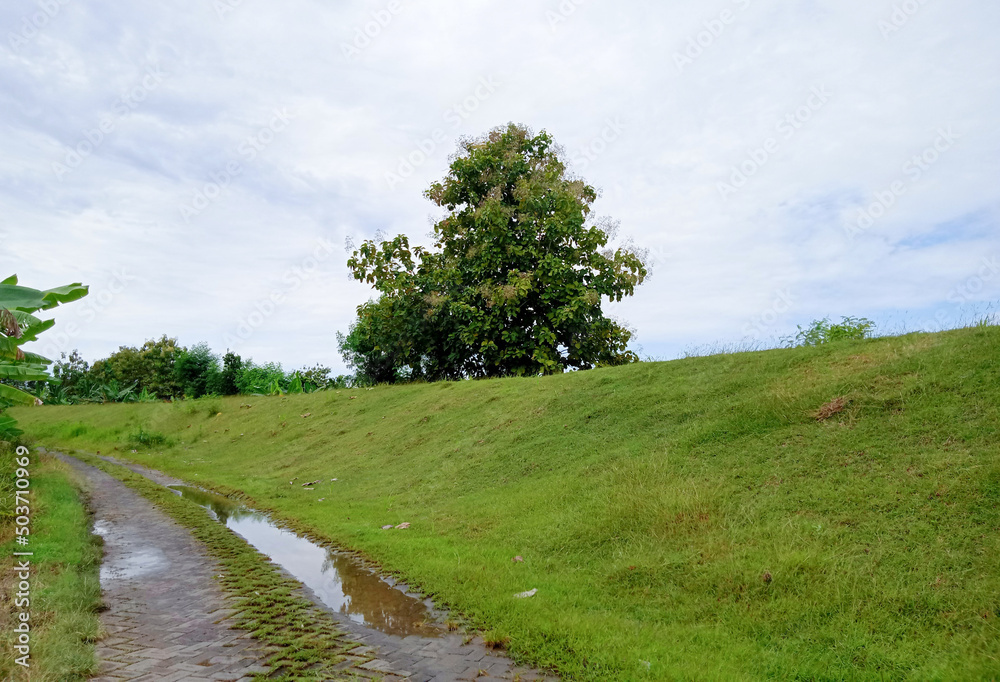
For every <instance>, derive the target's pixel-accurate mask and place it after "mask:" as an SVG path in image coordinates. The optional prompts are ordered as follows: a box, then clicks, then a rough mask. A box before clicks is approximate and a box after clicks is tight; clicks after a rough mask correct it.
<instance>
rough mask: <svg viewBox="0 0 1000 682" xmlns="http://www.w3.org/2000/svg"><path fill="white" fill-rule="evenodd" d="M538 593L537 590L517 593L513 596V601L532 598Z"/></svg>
mask: <svg viewBox="0 0 1000 682" xmlns="http://www.w3.org/2000/svg"><path fill="white" fill-rule="evenodd" d="M537 593H538V588H537V587H536V588H534V589H531V590H528V591H527V592H518V593H517V594H515V595H514V598H515V599H527V598H528V597H534V596H535V595H536V594H537Z"/></svg>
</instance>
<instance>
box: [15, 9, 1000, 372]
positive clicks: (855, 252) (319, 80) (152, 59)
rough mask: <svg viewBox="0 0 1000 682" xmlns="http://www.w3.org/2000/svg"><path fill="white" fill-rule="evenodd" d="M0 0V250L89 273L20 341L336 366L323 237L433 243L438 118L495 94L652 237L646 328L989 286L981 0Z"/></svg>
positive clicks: (442, 160) (691, 333)
mask: <svg viewBox="0 0 1000 682" xmlns="http://www.w3.org/2000/svg"><path fill="white" fill-rule="evenodd" d="M0 26H2V27H3V35H2V36H0V38H2V41H0V100H2V101H0V126H2V134H0V145H2V147H0V148H2V154H0V174H2V182H0V274H3V275H6V274H7V273H11V272H16V273H17V274H18V275H19V276H20V279H21V283H22V284H25V285H28V286H34V287H37V288H48V287H52V286H57V285H61V284H65V283H69V282H74V281H82V282H84V283H87V284H90V285H91V295H90V297H89V298H88V299H85V300H84V301H81V302H78V303H75V304H73V305H72V306H69V307H66V308H63V309H60V310H59V311H58V314H57V315H56V318H57V320H58V321H59V325H58V326H57V328H56V329H55V330H53V331H52V332H49V334H50V335H51V338H50V339H49V341H48V343H43V344H41V345H38V346H36V348H35V350H36V351H44V352H48V353H52V352H57V351H61V350H70V349H72V348H79V349H80V350H81V351H82V353H83V354H84V356H85V357H87V358H88V359H91V360H93V359H96V358H97V357H100V356H102V355H106V354H107V353H109V352H110V351H112V350H114V349H115V348H117V347H118V346H119V345H123V344H124V345H138V344H141V343H142V341H143V340H145V339H147V338H152V337H158V336H159V335H161V334H164V333H166V334H169V335H172V336H178V337H179V338H180V340H181V342H182V343H184V344H188V345H190V344H193V343H197V342H199V341H206V342H208V343H209V344H210V345H211V346H212V347H213V348H214V349H216V350H217V351H224V350H225V349H226V348H227V347H230V348H232V349H234V350H236V351H238V352H240V353H241V354H242V355H244V357H246V356H248V355H249V356H252V357H253V358H254V359H256V360H260V361H264V360H277V361H280V362H282V363H284V365H285V366H286V367H287V368H292V367H298V366H303V365H307V364H312V363H315V362H322V363H325V364H328V365H330V366H332V367H334V368H336V369H338V370H339V369H342V368H343V364H342V362H341V360H340V358H339V356H338V354H337V351H336V339H335V334H336V332H337V331H338V330H346V329H347V326H348V325H349V323H350V322H351V320H352V318H353V314H354V310H355V307H356V306H357V305H358V304H359V303H361V302H363V301H364V300H366V299H367V298H368V297H369V296H370V290H369V289H368V288H367V287H366V286H364V285H361V284H359V283H354V282H351V281H350V280H349V279H348V275H347V269H346V265H345V261H346V259H347V253H346V252H345V240H347V239H351V240H353V241H354V242H359V241H360V240H362V239H365V238H372V237H374V236H375V235H376V233H377V232H378V231H379V230H381V231H382V232H383V233H386V234H390V235H392V234H396V233H400V232H404V233H406V234H407V235H409V236H410V239H411V241H412V242H416V243H426V242H427V241H428V240H427V238H426V235H427V233H428V232H429V229H430V224H431V222H432V221H433V220H434V218H435V216H436V214H435V210H436V209H435V207H434V206H433V205H432V204H431V203H430V202H428V201H427V200H426V199H424V198H423V196H422V192H423V190H424V189H425V188H426V187H427V186H428V185H429V184H430V183H431V182H432V181H434V180H436V179H439V178H441V177H442V176H443V175H444V173H445V171H446V169H447V165H448V157H449V155H450V154H452V153H453V152H454V151H455V143H456V140H457V139H458V138H459V137H460V136H462V135H477V134H481V133H483V132H485V131H487V130H488V129H490V128H492V127H494V126H497V125H501V124H504V123H506V122H508V121H514V122H519V123H524V124H527V125H529V126H531V127H532V128H534V129H535V130H539V129H545V130H548V131H549V132H550V133H552V134H553V135H554V136H555V138H556V140H557V141H558V142H559V143H560V144H561V145H563V146H564V147H565V154H566V157H567V158H568V159H569V160H570V161H571V167H572V169H573V171H574V172H576V173H577V174H579V175H581V176H583V177H584V178H586V179H587V180H588V181H589V182H590V183H591V184H593V185H595V186H597V187H599V188H601V189H602V191H603V193H602V196H601V198H600V199H599V200H598V202H597V204H596V209H597V212H598V213H600V214H601V215H606V216H611V217H613V218H616V219H620V220H621V226H622V228H621V234H622V235H623V236H624V237H626V238H631V239H633V240H634V241H635V242H636V243H637V244H639V245H641V246H644V247H646V248H648V249H649V250H650V256H651V259H652V261H653V268H654V273H653V276H652V278H651V279H650V280H649V281H648V283H646V284H645V285H643V286H642V287H640V288H639V289H638V291H637V293H636V295H635V296H634V297H633V298H631V299H630V300H627V301H625V302H623V303H621V304H616V305H613V306H609V310H610V312H611V314H613V315H614V316H615V317H617V318H619V319H621V320H623V321H625V322H627V323H628V324H629V325H630V326H632V327H634V328H635V329H636V342H637V345H638V346H641V349H642V351H643V352H644V354H646V355H650V356H657V357H662V358H671V357H677V356H678V355H680V354H683V353H684V351H685V350H686V349H692V348H695V347H698V346H703V345H704V344H712V343H716V342H738V341H740V340H742V339H745V338H751V339H754V338H755V339H761V340H768V339H777V338H779V337H781V336H783V335H785V334H788V333H790V332H793V331H794V330H795V326H796V324H801V323H804V322H807V321H809V320H811V319H814V318H819V317H824V316H834V317H839V316H842V315H865V316H868V317H871V318H873V319H876V320H878V321H879V322H880V323H882V324H883V327H884V328H896V329H903V328H905V329H931V328H935V327H941V326H945V327H947V326H953V325H955V324H958V323H960V322H963V321H966V318H967V317H968V316H969V315H970V314H974V313H975V311H982V310H988V306H989V304H990V302H991V301H996V300H997V299H1000V260H998V259H1000V230H998V225H1000V183H998V182H997V178H998V177H1000V126H998V125H997V121H998V115H1000V40H998V39H997V31H998V29H1000V5H998V4H997V3H996V2H992V1H988V0H951V1H950V2H944V1H943V0H919V1H918V0H906V1H905V2H904V1H899V0H897V1H895V2H893V1H892V0H836V1H834V0H782V1H778V0H711V1H709V2H698V3H694V2H680V1H679V0H668V1H666V2H663V1H661V2H640V1H639V0H625V1H620V2H607V1H606V2H599V1H597V0H562V2H559V1H558V0H504V1H503V2H500V0H464V1H462V2H459V1H458V0H449V1H444V0H428V1H425V2H419V3H418V2H415V1H414V0H391V1H388V0H372V1H367V2H366V1H358V0H354V1H344V2H319V1H318V0H286V1H284V2H281V3H278V2H265V0H163V1H162V2H158V3H123V2H111V1H110V0H106V1H105V0H9V1H8V2H4V3H2V5H0ZM275 301H277V303H275ZM970 310H971V311H974V312H973V313H970V312H969V311H970Z"/></svg>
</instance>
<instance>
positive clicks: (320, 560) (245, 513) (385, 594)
mask: <svg viewBox="0 0 1000 682" xmlns="http://www.w3.org/2000/svg"><path fill="white" fill-rule="evenodd" d="M170 488H171V489H172V490H174V491H176V492H178V493H179V494H180V495H182V496H183V497H186V498H188V499H190V500H192V501H193V502H196V503H197V504H199V505H201V506H202V507H205V508H206V509H208V510H209V511H210V512H211V513H212V515H213V516H214V517H215V518H216V519H217V520H218V521H219V522H220V523H224V524H226V527H227V528H229V529H231V530H232V531H233V532H235V533H236V534H238V535H240V536H241V537H242V538H243V539H245V540H246V541H247V542H249V543H250V544H251V545H253V546H254V547H255V548H256V549H257V550H258V551H259V552H261V553H262V554H265V555H267V556H268V557H270V559H271V561H273V562H274V563H276V564H278V565H279V566H281V567H282V568H284V569H285V570H286V571H288V572H289V573H291V574H292V575H293V576H294V577H295V578H296V579H297V580H298V581H299V582H301V583H303V584H304V585H306V586H307V587H309V588H310V589H311V590H312V591H313V592H315V593H316V594H317V595H318V596H319V598H320V599H321V600H322V601H323V603H324V604H326V605H327V606H329V607H331V608H333V609H334V610H336V611H339V612H340V613H342V614H344V615H346V616H347V617H348V618H350V619H351V620H352V621H354V622H355V623H360V624H362V625H366V626H368V627H370V628H373V629H375V630H379V631H380V632H384V633H386V634H390V635H399V636H401V637H405V636H407V635H423V636H424V637H435V636H437V635H438V630H437V629H436V628H433V627H426V626H423V627H422V626H421V624H422V623H424V622H425V621H428V620H430V613H429V612H428V609H427V606H426V605H425V604H424V603H423V602H422V601H421V600H419V599H417V598H415V597H411V596H409V595H406V594H404V593H403V592H401V591H399V590H397V589H395V588H393V587H392V586H390V585H389V584H387V583H386V582H384V581H383V580H382V579H381V578H379V577H378V576H377V575H374V574H372V573H369V572H368V571H366V570H365V569H364V568H363V567H361V566H359V565H358V564H357V563H355V561H354V560H352V559H351V557H349V556H347V555H344V554H340V553H338V552H335V551H333V550H330V549H327V548H324V547H320V546H319V545H316V544H315V543H313V542H311V541H310V540H307V539H305V538H301V537H299V536H298V535H296V534H295V533H293V532H291V531H289V530H286V529H284V528H279V527H278V526H276V525H275V524H274V523H273V522H271V520H270V519H268V517H267V516H266V515H265V514H261V513H260V512H256V511H254V510H252V509H248V508H247V507H244V506H242V505H240V504H239V503H237V502H234V501H233V500H230V499H228V498H226V497H222V496H221V495H216V494H214V493H209V492H206V491H204V490H199V489H198V488H192V487H188V486H179V485H177V486H170Z"/></svg>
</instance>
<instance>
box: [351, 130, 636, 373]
mask: <svg viewBox="0 0 1000 682" xmlns="http://www.w3.org/2000/svg"><path fill="white" fill-rule="evenodd" d="M425 196H426V197H427V198H428V199H430V200H431V201H433V202H434V203H435V204H437V205H438V206H440V207H441V208H443V209H445V211H446V212H447V215H446V216H445V218H444V219H442V220H441V221H439V222H438V223H437V224H436V225H435V226H434V232H433V236H434V240H435V241H434V244H433V247H432V248H431V249H425V248H422V247H414V248H412V249H411V248H410V245H409V241H408V239H407V238H406V236H404V235H400V236H398V237H396V238H395V239H392V240H389V241H385V242H383V243H381V244H379V243H376V242H374V241H367V242H365V243H364V244H362V245H361V247H360V248H359V249H358V250H356V251H355V252H354V254H353V256H352V257H351V259H350V260H349V261H348V266H349V267H350V268H351V270H352V272H353V273H354V277H355V278H356V279H358V280H361V281H365V282H368V283H369V284H372V285H373V286H374V287H375V289H376V290H377V291H378V292H379V293H380V294H381V296H380V298H379V299H378V300H375V301H370V302H368V303H366V304H364V305H362V306H360V307H359V308H358V318H357V321H356V322H355V323H354V324H353V325H352V326H351V329H350V330H349V333H348V334H347V335H346V336H345V335H339V336H338V339H339V342H340V350H341V353H342V354H343V356H344V359H345V361H346V362H347V363H348V364H349V366H351V367H353V368H355V369H356V370H357V372H358V375H359V379H360V380H362V381H365V380H367V381H369V382H391V381H398V380H400V379H407V378H413V379H416V378H423V379H429V380H437V379H457V378H462V377H495V376H505V375H533V374H540V373H554V372H561V371H563V370H565V369H568V368H576V369H587V368H590V367H594V366H596V365H617V364H622V363H626V362H634V361H636V360H637V359H638V358H637V357H636V356H635V354H634V353H632V352H631V351H629V350H628V349H627V346H628V342H629V339H630V338H631V333H630V332H629V331H628V330H627V329H626V328H625V327H623V326H622V325H620V324H618V323H616V322H614V321H613V320H610V319H609V318H607V317H606V316H605V315H604V313H603V311H602V309H601V303H602V299H603V298H605V297H606V298H609V299H611V300H615V301H620V300H621V299H622V298H624V297H625V296H630V295H632V293H633V292H634V291H635V287H636V286H638V285H639V284H641V283H642V282H643V280H644V278H645V277H646V274H647V271H646V267H645V265H644V264H643V260H642V257H641V254H639V253H637V252H636V251H635V250H634V249H630V248H619V249H617V250H614V249H611V248H608V243H609V241H610V240H611V239H612V238H613V236H614V231H615V225H614V224H612V223H608V222H604V223H599V222H597V221H594V220H592V218H591V204H592V203H593V202H594V200H595V199H596V198H597V191H596V190H595V189H594V188H593V187H591V186H590V185H588V184H586V183H585V182H584V181H583V180H580V179H577V178H574V177H571V176H570V175H568V174H567V171H566V166H565V164H564V163H563V161H562V160H561V158H560V156H559V153H558V149H557V147H556V146H555V143H554V142H553V140H552V138H551V136H549V135H548V134H547V133H545V132H542V133H539V134H538V135H533V134H532V133H531V131H530V130H528V129H527V128H525V127H522V126H516V125H513V124H511V125H508V126H507V127H505V128H497V129H495V130H493V131H492V132H490V133H489V134H487V135H485V136H484V137H480V138H475V139H465V140H463V141H462V142H461V145H460V150H459V154H458V156H457V157H456V158H455V160H454V161H453V162H452V164H451V167H450V171H449V173H448V175H447V176H446V177H445V178H444V180H443V181H441V182H437V183H434V184H433V185H431V187H430V189H428V190H427V192H426V193H425Z"/></svg>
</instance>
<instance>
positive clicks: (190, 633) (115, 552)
mask: <svg viewBox="0 0 1000 682" xmlns="http://www.w3.org/2000/svg"><path fill="white" fill-rule="evenodd" d="M63 458H64V459H65V460H66V461H68V462H69V463H70V464H72V465H73V466H74V467H75V468H76V469H77V470H78V471H80V472H81V474H83V476H84V477H85V478H86V479H87V480H89V481H90V483H91V491H92V492H91V500H92V502H91V504H92V507H93V510H94V513H95V518H96V522H95V530H96V531H97V532H100V533H101V534H102V535H103V536H104V541H105V558H104V565H103V566H102V569H101V585H102V588H103V591H104V597H105V602H106V605H107V606H108V607H109V609H108V611H106V612H105V613H104V614H103V615H102V622H103V623H104V625H105V628H106V629H107V632H108V636H107V637H106V638H105V639H104V640H103V641H102V642H101V644H100V645H99V648H98V656H99V658H100V660H101V662H102V666H103V667H102V675H103V676H102V677H100V678H98V679H99V680H101V681H102V682H103V681H105V680H136V681H137V680H158V681H160V682H169V681H171V680H241V681H242V680H244V679H249V677H248V676H249V675H250V674H252V673H253V672H256V671H265V670H266V667H265V666H264V665H263V664H262V658H263V656H262V654H261V652H260V645H259V643H257V642H256V641H255V640H253V639H251V638H250V637H249V635H247V634H246V633H243V632H240V631H238V630H233V629H230V628H229V627H228V626H226V620H227V618H228V617H229V616H230V615H231V614H232V611H231V610H230V609H229V608H228V607H229V606H231V605H230V604H229V603H227V600H226V597H225V595H224V593H223V592H222V590H221V589H220V588H219V587H218V586H217V584H216V583H215V581H214V580H213V576H215V575H218V566H217V564H216V563H215V561H214V560H213V559H211V557H210V556H209V555H208V554H207V552H206V551H205V550H204V548H203V547H201V545H200V544H199V543H198V542H197V541H196V540H195V539H194V538H193V537H191V535H190V534H189V533H188V532H187V531H186V530H185V529H184V528H182V527H181V526H179V525H177V524H176V523H174V522H173V521H172V520H171V519H169V518H168V517H167V516H166V515H165V514H163V513H162V512H160V511H159V510H158V509H156V508H155V507H153V505H151V504H150V503H149V502H147V501H146V500H145V499H144V498H142V497H140V496H139V495H138V494H137V493H134V492H133V491H132V490H131V489H130V488H128V487H127V486H125V485H124V484H123V483H121V482H119V481H118V480H116V479H114V478H113V477H111V476H108V475H107V474H105V473H103V472H102V471H100V470H98V469H95V468H93V467H90V466H88V465H86V464H83V463H81V462H79V461H78V460H75V459H73V458H71V457H63ZM103 459H106V460H108V461H111V462H115V463H117V464H122V465H124V466H127V467H128V468H129V469H130V470H132V471H133V472H135V473H138V474H140V475H142V476H145V477H147V478H149V479H150V480H153V481H155V482H157V483H159V484H161V485H171V484H175V483H183V481H179V480H177V479H174V478H171V477H170V476H167V475H165V474H162V473H161V472H158V471H154V470H151V469H147V468H145V467H141V466H139V465H135V464H130V463H125V462H121V461H117V460H113V459H112V458H109V457H104V458H103ZM397 587H398V588H399V589H404V587H403V586H397ZM302 594H303V595H304V596H306V597H307V598H309V599H311V600H312V601H313V602H314V603H316V604H317V606H319V607H320V608H322V609H323V610H324V611H326V612H327V613H329V614H330V617H331V618H332V619H334V620H335V621H336V622H337V624H338V626H339V627H340V629H341V630H342V631H344V632H345V633H347V635H348V637H349V638H350V639H351V640H354V641H357V642H358V646H357V647H356V648H354V649H352V650H351V651H349V652H348V655H347V657H346V660H345V661H344V662H343V663H342V664H341V668H342V669H343V670H344V672H345V674H349V675H354V676H357V677H358V678H361V679H372V680H384V681H385V682H394V681H402V680H407V681H408V682H432V681H433V682H458V681H464V680H481V681H483V682H485V681H487V680H491V679H498V680H513V679H515V677H516V678H517V679H520V680H523V681H524V682H529V681H545V682H557V681H558V678H557V677H554V676H552V675H551V674H545V673H542V672H539V671H536V670H531V669H529V668H524V667H518V666H516V665H515V664H514V663H513V662H512V661H511V660H510V659H508V658H507V657H505V656H504V655H503V654H502V653H500V652H496V651H492V650H490V649H488V648H487V647H486V646H485V645H484V644H483V642H482V640H481V639H479V638H478V637H476V638H471V639H470V638H469V637H468V636H466V635H462V634H454V633H450V634H449V633H442V636H440V637H422V636H417V635H410V636H408V637H405V638H404V637H398V636H395V635H388V634H385V633H382V632H379V631H377V630H373V629H371V628H369V627H366V626H364V625H361V624H359V623H356V622H354V621H353V620H351V619H349V618H348V617H347V616H346V615H344V614H341V613H338V612H336V611H334V610H332V609H329V608H328V607H327V606H326V605H324V604H323V603H322V601H321V600H320V599H319V598H318V597H317V596H316V595H315V594H313V593H312V591H311V590H309V589H307V588H305V587H304V586H303V587H302ZM435 613H436V615H438V616H439V618H440V619H443V618H444V617H445V616H446V614H443V613H440V612H435ZM467 640H468V641H467Z"/></svg>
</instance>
